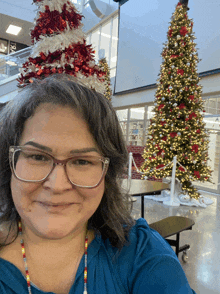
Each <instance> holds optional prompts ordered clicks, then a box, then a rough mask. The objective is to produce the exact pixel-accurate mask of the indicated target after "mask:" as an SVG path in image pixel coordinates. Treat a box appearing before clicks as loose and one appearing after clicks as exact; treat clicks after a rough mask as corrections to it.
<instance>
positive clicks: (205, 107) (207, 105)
mask: <svg viewBox="0 0 220 294" xmlns="http://www.w3.org/2000/svg"><path fill="white" fill-rule="evenodd" d="M203 101H204V104H203V106H204V110H205V114H209V113H208V111H209V99H204V100H203Z"/></svg>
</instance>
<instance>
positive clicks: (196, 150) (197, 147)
mask: <svg viewBox="0 0 220 294" xmlns="http://www.w3.org/2000/svg"><path fill="white" fill-rule="evenodd" d="M198 150H199V145H197V144H194V145H193V146H192V151H194V152H195V153H197V152H198Z"/></svg>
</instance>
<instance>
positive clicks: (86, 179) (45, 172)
mask: <svg viewBox="0 0 220 294" xmlns="http://www.w3.org/2000/svg"><path fill="white" fill-rule="evenodd" d="M9 162H10V167H11V170H12V172H13V174H14V176H15V177H16V178H17V179H18V180H21V181H24V182H42V181H44V180H46V179H47V177H48V176H49V175H50V174H51V173H52V171H53V170H54V168H55V167H56V165H63V166H64V169H65V172H66V175H67V177H68V179H69V181H70V182H71V183H72V184H73V185H75V186H77V187H83V188H94V187H97V186H98V185H99V184H100V183H101V181H102V179H103V177H104V176H105V174H106V172H107V169H108V166H109V162H110V160H109V158H107V157H101V156H92V155H80V156H78V155H77V156H73V157H70V158H67V159H65V160H58V159H56V158H54V157H53V156H52V155H50V154H48V153H46V152H44V151H41V150H38V149H34V148H29V147H25V146H11V147H10V148H9Z"/></svg>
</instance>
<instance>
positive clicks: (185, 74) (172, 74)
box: [141, 1, 211, 199]
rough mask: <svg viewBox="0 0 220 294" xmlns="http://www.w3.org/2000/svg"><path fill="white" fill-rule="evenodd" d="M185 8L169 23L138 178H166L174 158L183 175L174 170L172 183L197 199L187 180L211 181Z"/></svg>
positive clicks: (181, 6) (184, 5)
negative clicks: (139, 176) (174, 176)
mask: <svg viewBox="0 0 220 294" xmlns="http://www.w3.org/2000/svg"><path fill="white" fill-rule="evenodd" d="M187 3H188V1H181V2H179V3H178V4H177V6H176V9H175V12H174V13H173V15H172V18H171V22H170V26H169V29H168V34H167V38H168V41H167V43H166V44H164V49H163V51H162V58H163V63H162V64H161V72H160V77H159V79H158V83H157V90H156V95H155V96H156V98H155V103H154V105H155V107H154V110H153V111H154V113H155V114H154V116H153V118H152V119H151V120H150V127H149V129H148V137H147V142H146V147H145V150H144V153H143V155H142V156H143V158H144V159H145V162H144V163H143V165H142V167H141V171H142V172H144V176H143V178H144V177H145V176H147V177H154V178H156V179H161V178H166V177H170V176H171V175H172V165H170V164H169V163H170V162H172V160H173V158H174V156H177V161H178V162H179V163H180V164H181V165H182V166H184V167H185V168H186V170H185V169H184V168H183V167H181V166H179V165H177V169H176V178H177V179H178V180H179V181H180V183H181V187H182V190H183V192H184V193H185V194H188V195H189V196H190V197H191V198H195V199H198V198H199V197H200V194H199V192H198V191H197V189H196V188H195V187H194V186H193V185H192V181H201V182H205V181H209V182H211V179H210V177H211V169H210V167H208V165H207V161H208V159H209V157H208V144H209V140H208V134H207V131H206V130H205V124H204V122H203V116H204V112H205V110H204V107H203V101H202V98H201V93H202V88H201V86H200V85H199V80H200V79H199V77H198V74H197V63H198V61H199V59H198V54H197V51H196V43H195V42H194V39H195V37H194V33H193V21H192V20H191V19H188V15H187V10H188V7H187ZM167 165H168V166H167ZM162 167H164V168H162ZM161 168H162V169H161Z"/></svg>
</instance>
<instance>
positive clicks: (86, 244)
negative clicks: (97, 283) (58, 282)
mask: <svg viewBox="0 0 220 294" xmlns="http://www.w3.org/2000/svg"><path fill="white" fill-rule="evenodd" d="M18 231H19V235H20V236H21V240H20V242H21V252H22V256H23V260H24V267H25V274H26V280H27V287H28V294H32V292H31V280H30V275H29V271H28V265H27V258H26V254H25V247H24V240H23V238H22V225H21V221H19V222H18ZM87 249H88V235H86V238H85V266H84V291H83V294H88V292H87V256H88V253H87Z"/></svg>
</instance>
